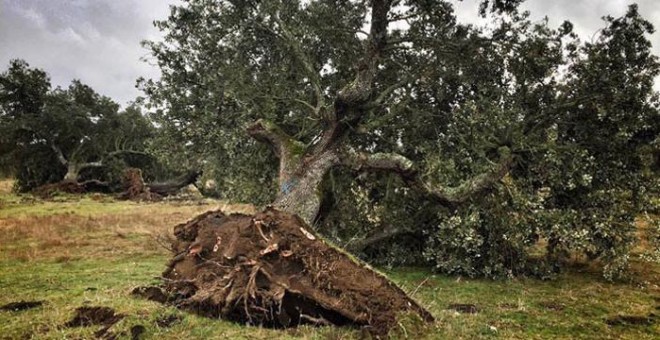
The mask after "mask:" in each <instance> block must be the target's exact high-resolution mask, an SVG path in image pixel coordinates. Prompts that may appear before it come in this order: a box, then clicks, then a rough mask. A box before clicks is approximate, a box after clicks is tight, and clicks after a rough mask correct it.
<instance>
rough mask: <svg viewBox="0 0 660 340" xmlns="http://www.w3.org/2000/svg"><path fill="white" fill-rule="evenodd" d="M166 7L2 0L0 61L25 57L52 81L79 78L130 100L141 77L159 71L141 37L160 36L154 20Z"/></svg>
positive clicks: (149, 1) (157, 1)
mask: <svg viewBox="0 0 660 340" xmlns="http://www.w3.org/2000/svg"><path fill="white" fill-rule="evenodd" d="M167 13H168V4H167V2H166V1H162V0H135V1H131V0H69V1H64V0H61V1H53V0H0V67H1V68H2V69H4V68H5V67H6V65H8V62H9V60H11V59H14V58H21V59H25V60H26V61H27V62H28V63H30V64H31V65H32V66H35V67H40V68H43V69H45V70H46V71H47V72H48V73H49V74H50V75H51V80H52V83H53V85H59V86H63V87H65V86H68V84H69V83H70V82H71V80H72V79H80V80H81V81H83V82H84V83H87V84H89V85H90V86H92V87H93V88H94V89H95V90H97V91H98V92H100V93H101V94H104V95H107V96H109V97H111V98H113V99H115V100H117V101H119V102H120V103H122V104H125V103H126V102H128V101H130V100H132V99H134V98H135V97H136V96H137V95H139V91H137V90H136V89H135V87H134V85H135V79H136V78H137V77H139V76H145V77H158V75H159V72H158V70H157V69H156V68H154V67H152V66H150V65H148V64H147V63H144V62H141V61H140V58H141V57H144V56H146V55H147V51H146V50H144V49H143V48H142V47H140V41H142V40H144V39H157V38H159V36H160V35H159V33H158V31H157V30H156V29H155V28H154V27H153V25H152V24H151V23H152V21H153V20H154V19H157V18H164V17H165V16H166V15H167Z"/></svg>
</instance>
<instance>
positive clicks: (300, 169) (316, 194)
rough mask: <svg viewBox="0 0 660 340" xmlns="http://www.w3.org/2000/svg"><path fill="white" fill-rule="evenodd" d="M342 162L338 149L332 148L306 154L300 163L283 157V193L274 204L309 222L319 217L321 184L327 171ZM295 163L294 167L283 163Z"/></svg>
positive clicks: (281, 182)
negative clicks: (312, 154) (313, 153)
mask: <svg viewBox="0 0 660 340" xmlns="http://www.w3.org/2000/svg"><path fill="white" fill-rule="evenodd" d="M337 163H338V157H337V154H336V152H334V151H333V150H329V151H326V152H323V153H321V154H319V155H315V156H312V157H309V159H308V158H303V159H302V160H300V161H299V162H298V163H297V164H296V163H293V162H292V161H291V160H286V159H282V160H281V161H280V167H281V169H280V178H279V184H280V188H279V193H278V195H277V198H276V199H275V202H274V203H273V205H274V206H275V207H277V208H279V209H281V210H284V211H288V212H290V213H293V214H296V215H298V216H300V217H301V218H302V219H303V220H304V221H305V222H306V223H307V224H309V225H312V224H313V222H314V221H315V220H316V217H317V215H318V213H319V209H320V207H321V201H322V200H323V192H322V190H321V185H322V182H323V179H324V178H325V175H326V173H327V172H328V171H330V169H332V167H333V166H335V165H336V164H337ZM287 165H288V166H293V167H294V169H286V168H283V167H286V166H287Z"/></svg>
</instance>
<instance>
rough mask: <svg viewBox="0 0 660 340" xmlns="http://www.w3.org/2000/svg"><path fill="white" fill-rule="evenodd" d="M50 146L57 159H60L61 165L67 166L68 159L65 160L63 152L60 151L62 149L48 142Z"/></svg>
mask: <svg viewBox="0 0 660 340" xmlns="http://www.w3.org/2000/svg"><path fill="white" fill-rule="evenodd" d="M50 148H51V149H53V151H55V155H56V156H57V160H58V161H60V163H62V165H64V166H67V165H68V164H69V161H67V160H66V158H65V157H64V154H63V153H62V149H60V148H58V147H57V146H56V145H55V144H54V143H50Z"/></svg>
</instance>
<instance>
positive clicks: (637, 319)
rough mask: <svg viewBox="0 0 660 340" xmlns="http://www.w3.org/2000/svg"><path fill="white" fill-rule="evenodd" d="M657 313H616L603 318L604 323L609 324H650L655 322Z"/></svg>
mask: <svg viewBox="0 0 660 340" xmlns="http://www.w3.org/2000/svg"><path fill="white" fill-rule="evenodd" d="M656 319H657V315H655V314H653V313H651V314H649V315H647V316H644V315H617V316H614V317H611V318H609V319H607V320H605V323H606V324H608V325H610V326H626V325H644V326H650V325H653V324H654V323H655V321H656Z"/></svg>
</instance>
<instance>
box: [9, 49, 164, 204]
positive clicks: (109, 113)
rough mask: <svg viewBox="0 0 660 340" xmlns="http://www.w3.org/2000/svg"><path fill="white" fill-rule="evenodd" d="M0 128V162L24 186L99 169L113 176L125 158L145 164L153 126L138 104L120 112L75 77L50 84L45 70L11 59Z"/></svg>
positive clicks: (69, 178)
mask: <svg viewBox="0 0 660 340" xmlns="http://www.w3.org/2000/svg"><path fill="white" fill-rule="evenodd" d="M0 130H1V132H2V137H0V138H1V140H0V148H2V153H3V160H4V162H5V163H4V164H3V165H6V164H9V165H11V166H13V167H14V169H12V172H14V173H16V177H17V180H18V181H17V184H18V186H19V190H21V191H27V190H31V189H34V188H36V187H39V186H41V185H44V184H47V183H53V182H59V181H69V182H77V181H78V180H80V179H81V174H84V172H86V171H87V172H88V173H89V172H92V173H93V172H94V171H96V172H97V173H98V172H99V171H98V169H103V171H101V173H102V176H100V177H104V178H103V179H105V180H108V181H112V180H115V181H116V180H118V179H119V178H118V176H119V174H120V173H121V168H123V167H125V166H126V163H127V162H128V163H132V164H134V165H144V164H148V162H149V161H150V159H149V157H150V156H149V155H148V153H147V152H146V142H147V140H148V139H149V138H150V137H151V135H152V134H153V130H154V129H153V127H152V125H151V123H150V122H149V121H148V120H147V119H146V118H145V117H144V116H143V115H142V114H141V111H140V109H139V108H137V107H136V106H129V107H128V108H126V109H125V110H123V111H119V105H118V104H117V103H115V102H113V101H112V100H111V99H110V98H108V97H104V96H101V95H99V94H98V93H96V92H95V91H94V90H93V89H92V88H90V87H89V86H87V85H85V84H82V83H81V82H80V81H77V80H74V81H73V82H72V83H71V85H70V86H69V88H67V89H61V88H59V87H58V88H56V89H51V85H50V80H49V77H48V75H47V73H46V72H44V71H43V70H40V69H36V68H31V67H30V66H29V65H28V64H27V63H26V62H25V61H22V60H13V61H11V63H10V65H9V68H8V69H7V70H6V71H5V72H3V73H2V74H0ZM113 170H114V172H115V173H114V174H113ZM113 175H114V176H115V177H116V178H111V177H112V176H113ZM97 177H98V176H97ZM97 179H98V178H97Z"/></svg>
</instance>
